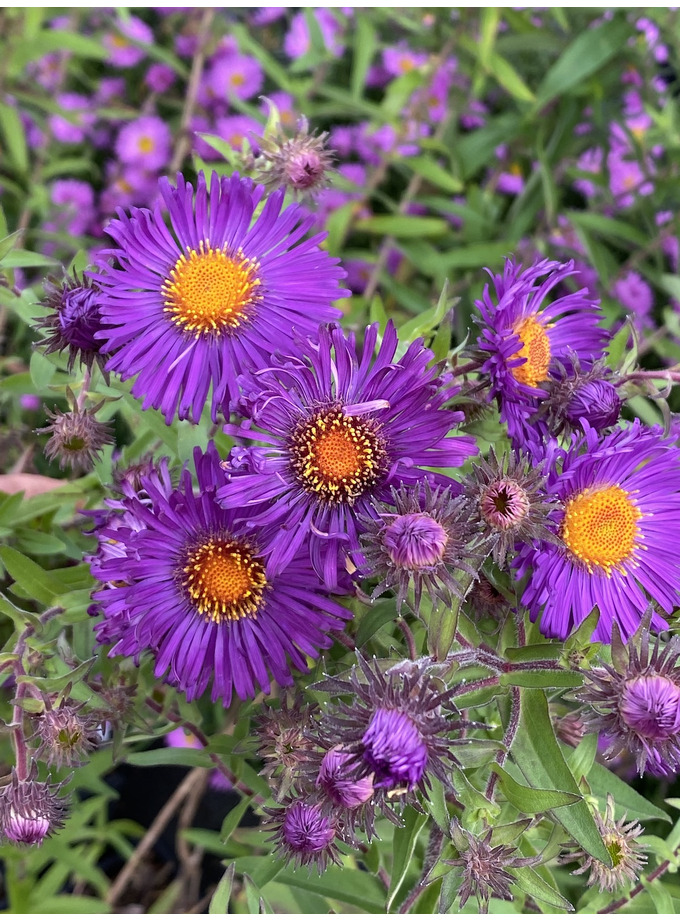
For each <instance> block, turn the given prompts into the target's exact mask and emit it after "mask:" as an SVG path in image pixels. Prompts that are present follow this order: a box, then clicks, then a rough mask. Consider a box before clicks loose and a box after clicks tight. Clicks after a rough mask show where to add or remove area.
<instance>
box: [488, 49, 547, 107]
mask: <svg viewBox="0 0 680 920" xmlns="http://www.w3.org/2000/svg"><path fill="white" fill-rule="evenodd" d="M488 68H489V71H490V72H491V73H492V74H493V76H494V77H495V78H496V79H497V80H498V82H499V83H500V84H501V86H502V87H503V88H504V89H506V90H507V91H508V92H509V93H510V95H511V96H513V97H514V98H515V99H519V100H520V102H533V101H534V99H535V98H536V97H535V96H534V94H533V93H532V92H531V90H530V89H529V87H528V86H527V85H526V83H525V82H524V80H523V79H522V78H521V77H520V75H519V74H518V73H517V71H516V70H515V68H514V67H513V66H512V64H511V63H510V62H509V61H506V59H505V58H504V57H501V56H500V54H495V53H493V52H492V53H491V54H490V55H489V57H488Z"/></svg>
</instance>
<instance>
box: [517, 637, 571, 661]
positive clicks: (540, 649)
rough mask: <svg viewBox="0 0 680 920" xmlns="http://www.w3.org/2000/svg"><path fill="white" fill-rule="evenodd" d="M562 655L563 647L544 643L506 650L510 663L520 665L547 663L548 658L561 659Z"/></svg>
mask: <svg viewBox="0 0 680 920" xmlns="http://www.w3.org/2000/svg"><path fill="white" fill-rule="evenodd" d="M561 654H562V645H561V644H560V645H558V644H557V643H551V642H543V643H539V644H538V645H518V646H510V647H509V648H506V650H505V657H506V658H507V659H508V661H512V662H513V663H519V662H524V661H545V660H546V659H548V658H555V659H557V658H559V657H560V655H561Z"/></svg>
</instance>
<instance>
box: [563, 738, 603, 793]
mask: <svg viewBox="0 0 680 920" xmlns="http://www.w3.org/2000/svg"><path fill="white" fill-rule="evenodd" d="M596 754H597V734H596V733H595V732H592V733H591V734H589V735H586V736H585V738H583V739H582V740H581V741H580V743H579V745H578V747H577V748H575V749H574V750H573V751H572V752H571V753H570V754H569V757H568V760H567V762H568V764H569V769H570V770H571V772H572V774H573V776H574V779H575V780H576V782H577V783H580V781H581V778H582V777H584V776H587V775H588V773H589V772H590V770H591V769H592V767H593V764H594V763H595V755H596Z"/></svg>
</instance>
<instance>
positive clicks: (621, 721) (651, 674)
mask: <svg viewBox="0 0 680 920" xmlns="http://www.w3.org/2000/svg"><path fill="white" fill-rule="evenodd" d="M651 616H652V613H651V609H650V610H649V611H648V612H647V613H646V614H645V616H644V617H643V621H642V623H641V624H640V627H639V629H638V630H637V632H636V634H635V636H634V637H633V638H632V639H631V641H630V642H629V643H628V645H625V646H624V645H623V643H622V642H621V639H620V634H619V630H618V627H617V626H616V623H615V624H614V629H613V637H612V664H609V663H607V662H606V661H600V662H599V666H598V667H595V668H593V669H592V670H590V671H586V672H585V674H584V678H585V680H584V685H583V687H582V688H581V689H580V690H579V691H578V693H577V694H576V696H577V698H578V699H579V700H581V702H583V703H585V704H586V706H587V709H586V710H585V712H584V713H583V716H582V718H583V721H584V723H585V726H586V728H587V730H589V731H593V732H597V733H598V734H599V736H600V737H606V739H607V745H606V749H605V750H604V752H603V753H604V757H605V758H606V759H608V760H613V759H615V758H616V757H618V756H619V755H620V754H621V753H623V752H626V753H630V754H632V755H633V756H634V757H635V760H636V765H637V769H638V772H639V773H640V775H642V774H643V773H644V772H645V770H649V771H650V772H652V773H654V774H655V775H666V776H667V775H670V774H674V773H676V772H678V770H680V660H679V659H680V636H673V638H672V639H671V640H670V641H669V642H668V643H666V644H664V643H662V642H661V640H660V639H659V637H658V636H657V638H656V640H655V642H654V644H653V645H652V646H651V648H650V641H651V639H650V634H649V625H650V621H651Z"/></svg>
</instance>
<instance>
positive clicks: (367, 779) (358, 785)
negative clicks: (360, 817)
mask: <svg viewBox="0 0 680 920" xmlns="http://www.w3.org/2000/svg"><path fill="white" fill-rule="evenodd" d="M353 763H354V757H352V755H351V754H348V753H347V752H346V751H343V750H342V749H341V748H337V747H336V748H331V749H330V751H326V753H325V754H324V756H323V759H322V761H321V766H320V768H319V775H318V777H317V780H316V786H317V788H318V789H320V790H322V791H323V793H324V795H325V796H326V797H327V798H328V799H330V801H331V802H332V803H333V804H334V805H339V806H341V807H342V808H348V809H354V808H360V807H361V806H362V805H365V804H366V803H367V802H368V801H369V800H370V799H371V798H372V796H373V791H374V790H373V779H372V777H371V776H364V777H362V778H361V779H355V778H353V776H352V774H353V772H354V771H353V770H352V769H351V766H352V764H353Z"/></svg>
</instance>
